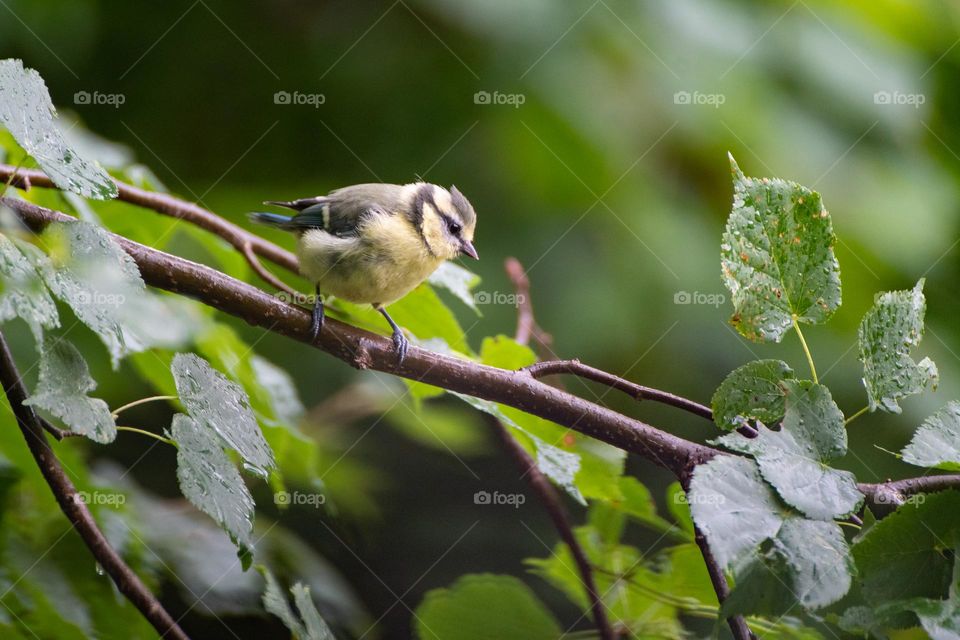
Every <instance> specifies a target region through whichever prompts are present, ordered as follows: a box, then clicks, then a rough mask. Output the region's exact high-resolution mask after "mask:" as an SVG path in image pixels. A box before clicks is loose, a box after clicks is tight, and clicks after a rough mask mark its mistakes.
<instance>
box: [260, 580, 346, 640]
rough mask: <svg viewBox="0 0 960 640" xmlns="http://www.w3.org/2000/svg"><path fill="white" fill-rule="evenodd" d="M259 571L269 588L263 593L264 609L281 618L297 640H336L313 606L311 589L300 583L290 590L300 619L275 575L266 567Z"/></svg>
mask: <svg viewBox="0 0 960 640" xmlns="http://www.w3.org/2000/svg"><path fill="white" fill-rule="evenodd" d="M258 569H259V570H260V573H262V574H263V577H264V579H265V580H266V582H267V585H266V587H267V588H266V590H265V591H264V592H263V608H264V609H266V610H267V612H269V613H272V614H273V615H275V616H277V617H278V618H280V620H282V621H283V624H285V625H286V626H287V628H288V629H290V633H292V634H293V637H294V638H296V639H297V640H335V638H334V635H333V632H332V631H330V627H328V626H327V623H326V622H324V620H323V618H321V617H320V613H319V612H318V611H317V608H316V606H315V605H314V604H313V599H312V598H311V597H310V589H309V587H306V586H304V585H303V584H301V583H299V582H298V583H296V584H295V585H293V587H292V588H291V589H290V592H291V593H292V594H293V601H294V604H296V606H297V611H299V612H300V616H299V617H298V616H297V615H296V614H295V613H294V612H293V609H292V608H291V607H290V602H289V601H288V600H287V596H286V595H285V594H284V593H283V590H282V589H281V588H280V585H279V584H278V583H277V580H276V578H274V577H273V574H272V573H270V571H269V570H268V569H267V568H266V567H262V566H261V567H258Z"/></svg>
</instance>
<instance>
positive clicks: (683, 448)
mask: <svg viewBox="0 0 960 640" xmlns="http://www.w3.org/2000/svg"><path fill="white" fill-rule="evenodd" d="M0 175H2V170H0ZM30 177H31V179H33V178H34V176H32V175H31V176H30ZM0 203H2V204H4V205H6V206H7V207H9V208H10V209H12V210H13V211H15V212H17V213H18V214H19V215H20V217H21V219H22V220H23V221H24V222H26V223H27V224H28V225H29V226H30V227H31V228H33V229H34V230H35V231H39V230H42V229H43V228H44V227H46V226H47V225H48V224H50V223H51V222H73V221H75V219H74V218H71V217H70V216H67V215H65V214H63V213H60V212H57V211H52V210H50V209H45V208H43V207H39V206H37V205H34V204H32V203H29V202H25V201H22V200H13V199H10V198H0ZM201 211H203V210H201ZM205 213H206V214H207V215H210V216H213V214H211V213H209V212H205ZM214 217H215V216H214ZM191 221H194V220H191ZM224 224H229V223H224ZM201 226H203V225H201ZM205 228H208V229H210V230H213V231H214V233H218V232H217V231H216V230H214V229H213V228H212V226H211V227H205ZM244 233H246V232H244ZM111 237H112V239H113V241H114V242H116V243H117V245H118V246H120V247H121V248H122V249H123V250H124V251H126V252H127V253H128V254H129V255H130V256H131V257H132V258H133V259H134V261H135V262H136V263H137V265H138V267H139V269H140V272H141V275H142V276H143V278H144V280H145V281H146V282H147V283H148V284H150V285H152V286H155V287H158V288H161V289H165V290H167V291H171V292H174V293H179V294H182V295H186V296H189V297H192V298H195V299H197V300H199V301H201V302H203V303H204V304H206V305H208V306H211V307H213V308H215V309H218V310H220V311H222V312H224V313H227V314H230V315H233V316H236V317H238V318H240V319H242V320H245V321H246V322H248V323H249V324H251V325H254V326H259V327H262V328H264V329H266V330H267V331H273V332H275V333H279V334H281V335H284V336H287V337H290V338H293V339H296V340H300V341H302V342H308V338H309V327H310V314H309V312H307V311H306V310H304V309H302V308H300V307H297V306H294V305H290V304H287V303H285V302H283V301H281V300H278V299H277V298H276V297H274V296H271V295H269V294H267V293H265V292H264V291H261V290H260V289H257V288H256V287H254V286H252V285H249V284H247V283H245V282H241V281H239V280H236V279H234V278H231V277H229V276H227V275H225V274H223V273H220V272H219V271H216V270H215V269H211V268H209V267H206V266H204V265H200V264H197V263H194V262H190V261H189V260H185V259H183V258H179V257H176V256H172V255H169V254H166V253H164V252H162V251H157V250H155V249H151V248H149V247H145V246H143V245H141V244H138V243H136V242H133V241H131V240H128V239H126V238H124V237H122V236H117V235H114V234H111ZM258 240H259V239H258ZM261 243H263V244H266V245H268V246H270V247H274V245H270V243H267V242H266V241H261ZM252 246H253V249H254V250H255V251H257V245H255V244H254V245H252ZM274 249H277V248H276V247H274ZM277 250H278V251H282V250H280V249H277ZM258 253H259V251H258ZM260 255H266V254H264V253H260ZM290 256H291V258H292V254H290ZM275 262H277V264H280V265H281V266H284V267H285V268H290V267H289V264H282V262H283V261H282V260H281V261H275ZM295 264H296V263H295V260H294V262H293V263H292V265H293V268H295ZM312 346H314V347H316V348H318V349H321V350H323V351H325V352H327V353H329V354H330V355H332V356H334V357H336V358H338V359H340V360H342V361H344V362H346V363H348V364H350V365H351V366H353V367H357V368H361V369H374V370H377V371H382V372H385V373H390V374H393V375H397V376H401V377H405V378H408V379H412V380H419V381H422V382H426V383H428V384H433V385H435V386H439V387H442V388H444V389H447V390H449V391H455V392H458V393H463V394H466V395H470V396H474V397H477V398H482V399H485V400H491V401H494V402H499V403H502V404H505V405H508V406H512V407H515V408H517V409H520V410H521V411H525V412H527V413H530V414H533V415H536V416H539V417H541V418H544V419H546V420H550V421H552V422H556V423H557V424H560V425H562V426H565V427H568V428H570V429H573V430H575V431H578V432H580V433H583V434H585V435H588V436H591V437H593V438H596V439H598V440H601V441H603V442H606V443H608V444H610V445H612V446H614V447H617V448H620V449H623V450H624V451H628V452H631V453H634V454H637V455H639V456H641V457H643V458H645V459H647V460H649V461H651V462H653V463H654V464H657V465H659V466H662V467H664V468H666V469H668V470H670V471H671V472H673V474H674V475H675V476H676V477H677V478H678V479H680V480H681V482H686V481H688V480H689V478H690V477H691V474H692V472H693V469H694V467H695V466H696V465H699V464H702V463H704V462H707V461H708V460H710V459H712V458H713V457H715V456H717V455H729V454H728V453H726V452H724V451H720V450H718V449H714V448H712V447H709V446H704V445H701V444H698V443H695V442H690V441H688V440H685V439H683V438H679V437H677V436H674V435H673V434H670V433H667V432H664V431H661V430H659V429H656V428H654V427H652V426H650V425H648V424H646V423H644V422H642V421H640V420H636V419H633V418H630V417H628V416H624V415H621V414H619V413H617V412H615V411H612V410H610V409H607V408H605V407H601V406H598V405H596V404H594V403H592V402H589V401H587V400H584V399H583V398H580V397H577V396H574V395H572V394H569V393H566V392H564V391H561V390H559V389H556V388H554V387H551V386H549V385H547V384H544V383H543V382H540V381H539V380H537V379H536V378H535V377H534V376H533V375H531V374H530V373H529V372H526V371H508V370H504V369H497V368H494V367H489V366H485V365H481V364H477V363H475V362H472V361H467V360H462V359H459V358H454V357H449V356H445V355H442V354H438V353H434V352H431V351H427V350H425V349H422V348H419V347H415V346H411V348H410V350H409V351H408V353H407V357H406V358H405V359H404V361H403V364H402V365H398V364H397V362H396V355H395V353H394V351H393V346H392V343H391V341H390V340H389V339H387V338H385V337H383V336H380V335H375V334H372V333H369V332H367V331H363V330H361V329H357V328H356V327H353V326H350V325H348V324H344V323H342V322H338V321H337V320H334V319H332V318H328V319H327V321H326V324H325V325H324V330H323V332H322V333H321V335H320V337H319V338H318V340H317V341H316V342H315V343H314V344H313V345H312ZM544 375H545V374H544ZM631 384H632V383H631ZM651 399H653V398H651ZM686 402H688V403H689V402H690V401H686ZM693 404H695V403H693ZM674 406H676V405H674ZM681 408H682V407H681ZM934 478H938V479H937V480H935V481H933V480H925V479H917V478H914V479H909V480H900V481H895V482H888V483H880V484H878V485H873V484H861V485H859V487H860V490H861V491H862V492H863V493H864V494H865V495H867V498H868V500H869V501H870V502H871V504H875V505H876V504H883V500H884V499H885V498H884V499H881V498H880V496H881V495H884V496H892V495H907V493H905V492H918V491H941V490H945V489H948V488H958V487H960V475H957V476H935V477H934ZM887 492H892V493H887ZM871 496H872V497H871ZM701 548H703V547H701ZM707 551H709V548H707ZM705 557H706V556H705ZM709 557H712V556H709ZM717 571H719V567H717V568H716V570H715V569H714V568H711V572H712V575H713V574H716V575H719V576H722V571H719V573H717ZM742 637H745V636H738V638H742Z"/></svg>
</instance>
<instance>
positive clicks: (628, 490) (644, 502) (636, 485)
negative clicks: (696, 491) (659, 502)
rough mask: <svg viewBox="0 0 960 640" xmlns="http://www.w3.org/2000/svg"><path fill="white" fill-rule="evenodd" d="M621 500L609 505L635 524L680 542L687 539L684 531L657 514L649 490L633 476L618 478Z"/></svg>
mask: <svg viewBox="0 0 960 640" xmlns="http://www.w3.org/2000/svg"><path fill="white" fill-rule="evenodd" d="M620 493H621V494H623V498H622V499H621V500H613V501H611V502H610V503H609V504H610V505H611V506H612V507H613V508H615V509H618V510H621V511H623V512H624V513H626V514H627V515H629V516H630V517H631V518H634V519H635V520H636V521H637V522H639V523H641V524H643V525H645V526H646V527H648V528H650V529H653V530H654V531H657V532H659V533H666V534H669V535H672V536H674V537H676V538H679V539H681V540H683V539H689V538H688V537H687V535H686V534H685V533H684V531H685V530H684V529H683V528H681V527H678V526H676V525H674V524H672V523H670V522H668V521H667V520H664V519H663V518H661V517H660V516H659V515H658V514H657V506H656V504H655V503H654V501H653V496H652V495H650V490H649V489H647V487H646V486H644V484H643V483H642V482H640V481H639V480H637V479H636V478H634V477H633V476H621V477H620Z"/></svg>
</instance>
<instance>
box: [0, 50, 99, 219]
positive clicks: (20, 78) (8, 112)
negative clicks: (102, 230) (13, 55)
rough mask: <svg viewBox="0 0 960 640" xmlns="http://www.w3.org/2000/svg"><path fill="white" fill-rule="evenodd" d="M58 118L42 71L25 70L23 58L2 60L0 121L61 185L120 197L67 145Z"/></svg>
mask: <svg viewBox="0 0 960 640" xmlns="http://www.w3.org/2000/svg"><path fill="white" fill-rule="evenodd" d="M55 117H56V110H55V109H54V108H53V103H52V102H51V101H50V94H49V93H48V92H47V86H46V84H44V82H43V78H41V77H40V74H39V73H37V72H36V71H34V70H33V69H25V68H24V67H23V62H22V61H20V60H15V59H7V60H0V124H2V125H3V126H4V127H6V128H7V130H8V131H10V133H11V134H12V135H13V137H14V138H16V140H17V143H19V145H20V146H21V147H23V149H24V151H26V152H27V153H29V154H30V155H31V156H33V158H34V160H36V161H37V164H39V165H40V168H41V169H43V171H44V173H46V174H47V175H48V176H50V179H51V180H53V182H54V184H56V185H57V186H58V187H59V188H61V189H63V190H65V191H72V192H74V193H78V194H80V195H81V196H84V197H86V198H95V199H97V200H107V199H110V198H116V197H117V185H116V184H115V183H114V182H113V180H112V179H111V178H110V176H109V175H107V172H106V171H104V170H103V169H102V168H101V167H100V166H99V165H98V164H96V163H95V162H92V161H90V160H87V159H86V158H83V157H81V156H79V155H78V154H77V153H76V151H74V150H73V149H72V148H71V147H70V145H69V144H67V141H66V140H65V139H64V137H63V134H62V133H61V132H60V129H59V128H58V127H57V124H56V122H55Z"/></svg>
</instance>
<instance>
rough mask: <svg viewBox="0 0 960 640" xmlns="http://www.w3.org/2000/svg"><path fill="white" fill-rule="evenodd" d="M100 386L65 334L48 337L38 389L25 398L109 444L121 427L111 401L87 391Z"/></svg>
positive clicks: (79, 430)
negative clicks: (115, 419)
mask: <svg viewBox="0 0 960 640" xmlns="http://www.w3.org/2000/svg"><path fill="white" fill-rule="evenodd" d="M96 388H97V383H96V381H95V380H94V379H93V378H92V377H91V376H90V369H89V368H88V367H87V363H86V361H85V360H84V359H83V356H82V355H80V352H79V351H77V349H76V347H74V346H73V345H72V344H71V343H70V342H68V341H67V340H66V339H65V338H59V339H54V338H47V339H46V341H45V342H44V343H43V347H42V349H41V352H40V381H39V383H38V384H37V390H36V393H34V394H33V395H32V396H30V398H29V399H28V400H26V401H24V404H27V405H32V406H35V407H39V408H40V409H44V410H46V411H49V412H50V413H52V414H53V415H55V416H57V417H58V418H60V419H61V420H63V423H64V424H65V425H67V427H68V428H69V429H70V431H73V432H74V433H80V434H83V435H84V436H86V437H88V438H90V439H91V440H93V441H95V442H99V443H101V444H106V443H108V442H113V440H114V439H115V438H116V437H117V427H116V424H115V423H114V421H113V417H112V416H111V415H110V408H109V407H108V406H107V403H106V402H104V401H103V400H100V399H99V398H91V397H89V396H87V393H88V392H90V391H93V390H94V389H96Z"/></svg>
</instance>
